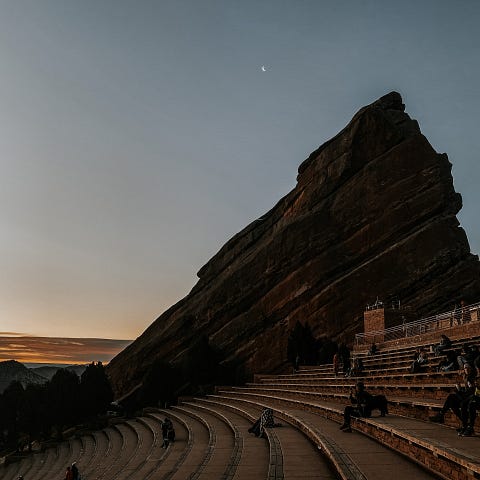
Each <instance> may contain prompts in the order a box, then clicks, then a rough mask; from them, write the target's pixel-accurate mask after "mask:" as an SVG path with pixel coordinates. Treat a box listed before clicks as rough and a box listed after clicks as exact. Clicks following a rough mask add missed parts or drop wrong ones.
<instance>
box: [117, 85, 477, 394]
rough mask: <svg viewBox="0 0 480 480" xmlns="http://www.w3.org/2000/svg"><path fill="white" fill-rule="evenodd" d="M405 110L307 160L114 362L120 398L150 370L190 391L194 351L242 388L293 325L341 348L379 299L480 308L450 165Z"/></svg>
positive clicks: (270, 367) (359, 121) (278, 351)
mask: <svg viewBox="0 0 480 480" xmlns="http://www.w3.org/2000/svg"><path fill="white" fill-rule="evenodd" d="M404 108H405V106H404V105H403V103H402V98H401V96H400V95H399V94H398V93H396V92H392V93H389V94H388V95H385V96H384V97H382V98H380V99H379V100H377V101H376V102H374V103H372V104H371V105H369V106H367V107H364V108H362V109H361V110H360V111H359V112H358V113H357V114H356V115H355V116H354V117H353V119H352V120H351V122H350V123H349V124H348V125H347V126H346V127H345V128H344V129H343V130H342V131H341V132H340V133H339V134H338V135H336V136H335V137H334V138H332V139H331V140H329V141H328V142H326V143H325V144H323V145H322V146H321V147H320V148H318V149H317V150H315V151H314V152H313V153H312V154H311V155H310V156H309V157H308V158H307V159H306V160H305V161H304V162H303V163H302V164H301V165H300V167H299V170H298V177H297V185H296V187H295V188H294V189H293V190H292V191H291V192H290V193H289V194H288V195H286V196H285V197H284V198H282V199H281V200H280V201H279V202H278V203H277V205H275V207H274V208H273V209H272V210H270V211H269V212H268V213H266V214H265V215H263V216H262V217H261V218H259V219H257V220H255V221H254V222H252V223H251V224H250V225H248V226H247V227H246V228H244V229H243V230H242V231H241V232H240V233H238V234H237V235H235V236H234V237H233V238H232V239H231V240H229V241H228V242H227V243H226V244H225V245H224V246H223V247H222V248H221V250H220V251H219V252H218V253H217V254H216V255H215V256H214V257H213V258H212V259H211V260H210V261H209V262H208V263H207V264H206V265H205V266H204V267H203V268H201V269H200V271H199V273H198V276H199V281H198V283H197V284H196V285H195V286H194V288H193V289H192V291H191V292H190V293H189V294H188V295H187V296H186V297H185V298H184V299H182V300H181V301H180V302H178V303H177V304H176V305H174V306H172V307H171V308H170V309H169V310H167V311H166V312H164V313H163V314H162V315H161V316H160V317H159V318H158V319H157V320H156V321H155V322H154V323H153V324H152V325H151V326H150V327H149V328H148V329H147V330H146V331H145V332H144V333H143V334H142V335H141V336H140V337H139V338H138V339H137V340H136V341H135V342H133V343H132V344H131V345H130V346H129V347H127V348H126V349H125V350H124V351H122V352H121V353H120V354H119V355H118V356H117V357H115V358H114V359H113V360H112V362H111V363H110V365H109V367H108V371H109V374H110V376H111V378H112V380H113V383H114V388H115V390H116V392H117V394H118V395H121V394H124V393H125V392H127V391H129V390H130V389H131V388H133V387H134V386H135V385H138V383H139V382H141V380H142V378H143V375H144V374H145V372H146V371H147V370H148V369H149V367H150V366H151V365H152V363H153V362H154V361H155V360H162V361H164V362H168V363H170V364H172V365H175V366H177V367H180V370H179V371H182V372H183V374H184V375H185V379H186V382H187V383H188V381H189V380H188V379H189V378H190V376H191V374H192V371H193V370H195V368H196V367H197V366H198V365H195V361H192V358H195V355H193V356H192V355H191V354H192V349H195V348H197V346H198V339H199V338H201V339H203V341H204V342H206V343H207V345H208V349H209V351H211V352H214V355H215V358H216V361H217V362H219V363H220V364H221V365H229V366H233V369H234V372H235V374H236V378H237V379H238V380H239V381H240V380H243V379H245V378H248V376H249V375H250V374H251V373H252V372H274V371H278V370H279V369H281V368H282V366H284V365H285V361H286V344H287V337H288V332H289V329H290V328H291V327H292V326H293V325H294V324H295V323H296V322H297V320H299V321H301V322H308V323H309V324H310V326H311V328H312V330H313V332H314V334H316V335H317V336H322V335H323V336H328V337H331V338H336V339H337V340H347V341H350V342H351V341H352V339H353V334H354V333H356V332H359V331H362V328H363V322H362V314H363V311H364V309H365V306H366V304H368V303H372V302H373V301H375V299H376V298H377V297H378V298H380V299H383V300H386V299H388V298H398V299H400V300H401V301H402V304H403V305H408V306H409V307H410V308H411V309H412V310H413V311H415V312H416V314H418V315H425V314H434V313H437V312H439V311H444V310H446V309H448V308H450V307H452V306H453V304H454V303H455V302H459V301H460V299H465V300H466V301H467V302H468V301H478V300H480V275H479V273H480V263H479V261H478V257H477V256H475V255H472V254H471V253H470V248H469V245H468V241H467V237H466V235H465V232H464V230H463V229H462V228H461V227H460V226H459V222H458V220H457V218H456V214H457V213H458V211H459V210H460V208H461V206H462V201H461V196H460V195H459V194H458V193H456V192H455V190H454V188H453V181H452V176H451V164H450V162H449V160H448V157H447V155H446V154H438V153H436V152H435V150H434V149H433V148H432V146H431V145H430V144H429V142H428V140H427V139H426V138H425V137H424V136H423V135H422V134H421V132H420V129H419V127H418V124H417V122H416V121H415V120H412V119H411V118H410V117H409V116H408V115H407V114H406V113H405V112H404ZM212 377H215V373H213V370H212ZM207 380H208V379H207ZM211 380H212V381H219V379H218V378H211Z"/></svg>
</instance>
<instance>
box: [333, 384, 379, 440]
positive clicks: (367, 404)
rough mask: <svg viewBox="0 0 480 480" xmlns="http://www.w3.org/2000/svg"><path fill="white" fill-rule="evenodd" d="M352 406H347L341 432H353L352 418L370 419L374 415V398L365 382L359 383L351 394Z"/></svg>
mask: <svg viewBox="0 0 480 480" xmlns="http://www.w3.org/2000/svg"><path fill="white" fill-rule="evenodd" d="M350 401H351V402H352V405H347V406H346V407H345V410H344V411H343V425H342V426H341V427H340V430H343V431H344V432H351V431H352V429H351V427H350V420H351V417H370V415H371V414H372V406H373V397H372V395H370V394H369V393H368V392H367V391H366V390H365V385H364V383H363V382H358V383H357V385H356V387H355V390H353V389H352V391H351V392H350Z"/></svg>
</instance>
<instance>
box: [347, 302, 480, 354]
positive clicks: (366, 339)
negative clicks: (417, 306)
mask: <svg viewBox="0 0 480 480" xmlns="http://www.w3.org/2000/svg"><path fill="white" fill-rule="evenodd" d="M472 321H473V322H477V321H480V302H479V303H474V304H472V305H465V306H463V307H458V308H455V309H454V310H452V311H450V312H445V313H440V314H438V315H433V316H431V317H426V318H422V319H420V320H415V321H413V322H408V323H402V324H401V325H397V326H395V327H390V328H386V329H385V330H377V331H372V332H367V333H357V334H356V335H355V344H356V345H357V346H360V345H370V344H371V343H373V342H376V343H380V342H387V341H390V340H398V339H400V338H406V337H413V336H415V335H421V334H424V333H430V332H435V331H440V330H446V329H448V328H451V327H454V326H457V325H463V324H466V323H470V322H472Z"/></svg>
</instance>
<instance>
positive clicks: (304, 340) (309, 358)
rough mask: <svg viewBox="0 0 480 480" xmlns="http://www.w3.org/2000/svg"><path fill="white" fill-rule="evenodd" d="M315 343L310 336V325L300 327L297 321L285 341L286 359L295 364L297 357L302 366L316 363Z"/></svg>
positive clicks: (300, 324)
mask: <svg viewBox="0 0 480 480" xmlns="http://www.w3.org/2000/svg"><path fill="white" fill-rule="evenodd" d="M316 345H317V342H316V340H315V337H314V336H313V334H312V330H311V328H310V325H309V324H308V323H306V324H305V325H302V323H300V322H299V321H297V323H296V324H295V327H294V328H293V330H292V331H291V332H290V335H289V337H288V341H287V358H288V360H289V361H290V362H291V363H292V364H295V359H296V357H297V355H298V356H299V357H300V363H302V364H304V365H305V364H315V363H317V347H316Z"/></svg>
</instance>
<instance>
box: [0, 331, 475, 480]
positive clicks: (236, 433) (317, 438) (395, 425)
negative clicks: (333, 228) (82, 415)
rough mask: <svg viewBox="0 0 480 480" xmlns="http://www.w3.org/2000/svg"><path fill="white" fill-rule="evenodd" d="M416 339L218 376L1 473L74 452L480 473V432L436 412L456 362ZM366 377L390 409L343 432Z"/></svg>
mask: <svg viewBox="0 0 480 480" xmlns="http://www.w3.org/2000/svg"><path fill="white" fill-rule="evenodd" d="M468 341H469V342H472V343H474V342H476V341H479V342H480V339H478V338H474V339H469V340H468ZM462 343H463V340H462V339H459V340H458V341H456V342H455V344H454V348H459V346H460V345H461V344H462ZM417 346H419V345H412V346H399V347H398V348H389V349H387V348H381V350H380V351H379V352H378V353H377V354H375V355H373V356H368V355H366V353H365V352H357V353H356V354H357V355H361V356H362V358H363V362H364V367H365V370H364V372H362V375H361V376H359V377H356V378H350V377H345V376H343V375H337V376H335V375H334V374H333V367H332V365H321V366H310V367H308V366H305V367H301V369H300V371H298V372H296V373H290V374H284V375H256V376H255V378H254V381H253V382H251V383H248V384H246V385H245V386H243V387H217V388H216V391H215V394H213V395H208V396H205V397H201V398H191V397H185V398H182V399H180V402H179V405H178V406H176V407H172V408H171V409H169V410H159V409H155V408H151V409H148V410H145V411H144V413H143V416H140V417H138V418H136V419H130V420H125V419H119V420H117V421H116V422H114V423H112V424H111V425H110V426H109V427H107V428H105V429H103V430H100V431H96V432H85V433H84V434H82V435H78V436H77V437H76V438H72V439H70V440H68V441H66V442H63V443H59V444H55V445H51V446H49V447H48V446H47V447H46V448H44V450H43V451H41V452H38V453H35V454H31V455H28V456H26V457H25V458H23V459H22V460H20V461H18V462H15V463H12V464H10V465H7V466H5V467H0V479H1V480H16V479H17V477H18V475H20V474H23V475H24V478H25V480H49V479H50V478H63V475H64V472H65V468H66V466H67V465H69V464H71V463H72V462H73V461H76V462H77V464H78V466H79V469H80V471H81V472H82V473H83V475H84V476H85V477H86V478H87V479H88V480H93V479H96V480H100V479H105V480H107V479H108V480H110V479H116V480H127V479H129V480H150V479H151V480H153V479H155V480H156V479H173V480H184V479H187V478H188V479H205V480H207V479H208V480H214V479H226V480H228V479H236V480H243V479H260V478H266V479H269V480H280V479H282V480H284V479H289V478H291V479H294V478H295V479H317V478H318V479H334V478H342V479H351V480H365V479H370V478H380V477H382V478H383V477H385V476H387V477H388V478H389V480H396V479H405V478H412V479H413V478H414V479H420V480H422V479H433V478H444V479H456V480H460V479H473V478H480V438H478V437H468V438H464V437H459V436H458V435H457V432H456V431H455V429H454V428H452V427H456V426H458V419H456V418H454V416H453V415H447V416H446V421H445V425H438V424H435V423H432V422H428V417H429V416H431V415H432V414H434V413H436V412H438V410H439V409H440V408H441V406H442V404H443V401H444V399H445V398H446V396H447V395H448V393H449V392H450V391H451V390H452V387H453V386H454V384H455V383H456V382H457V377H458V372H437V371H435V366H436V365H437V364H438V361H439V360H440V358H437V357H435V355H434V354H433V353H429V355H428V356H429V367H428V368H427V369H426V370H425V371H424V372H422V373H415V374H412V373H410V372H409V366H410V364H411V362H412V356H413V352H414V349H415V348H416V347H417ZM425 346H427V347H428V346H429V345H425ZM358 380H362V381H363V382H364V383H365V385H366V387H367V390H368V391H370V392H371V393H373V394H380V393H382V394H385V395H386V396H387V398H388V403H389V415H387V416H386V417H380V416H379V415H378V413H377V412H374V414H373V416H372V417H371V418H359V419H353V421H352V427H353V429H354V431H353V433H351V434H349V433H343V432H341V431H340V430H339V428H338V427H339V424H340V423H341V422H342V421H343V410H344V407H345V405H347V404H348V403H349V399H348V397H349V391H350V389H351V388H352V387H353V386H354V385H355V383H356V382H357V381H358ZM265 407H270V408H272V409H274V414H275V419H276V421H277V422H280V423H281V426H277V427H276V428H271V429H267V430H266V438H257V437H255V436H254V435H252V434H250V433H248V428H249V427H250V426H251V425H252V423H253V422H254V421H255V419H257V418H258V417H259V415H260V414H261V411H262V409H263V408H265ZM165 416H168V417H169V418H170V419H171V420H172V421H173V423H174V426H175V429H176V433H177V436H176V441H175V442H174V443H173V444H172V445H170V446H169V447H168V448H162V444H163V439H162V433H161V422H162V420H163V419H164V417H165ZM479 422H480V421H479Z"/></svg>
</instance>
